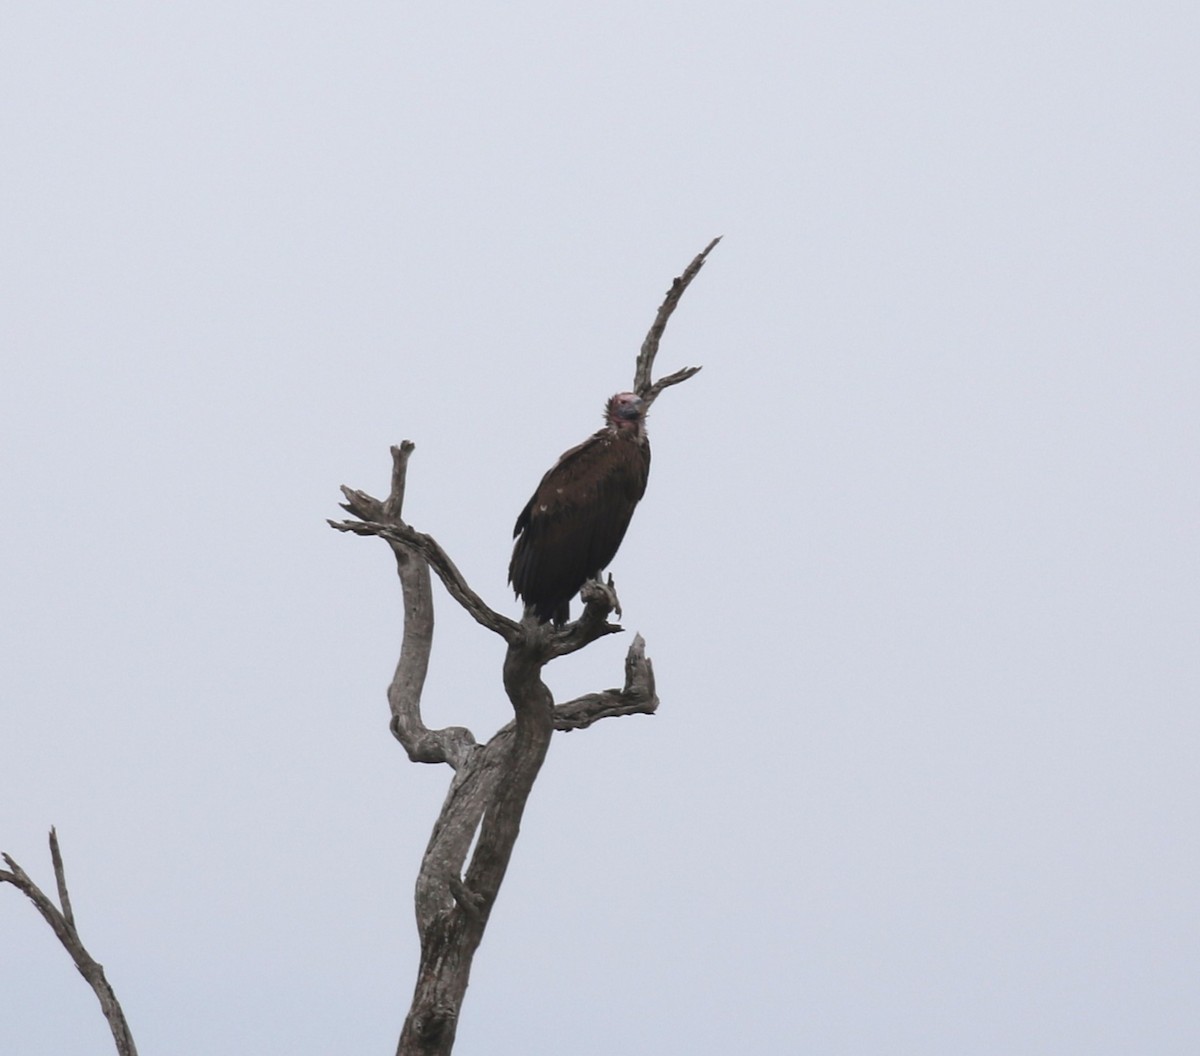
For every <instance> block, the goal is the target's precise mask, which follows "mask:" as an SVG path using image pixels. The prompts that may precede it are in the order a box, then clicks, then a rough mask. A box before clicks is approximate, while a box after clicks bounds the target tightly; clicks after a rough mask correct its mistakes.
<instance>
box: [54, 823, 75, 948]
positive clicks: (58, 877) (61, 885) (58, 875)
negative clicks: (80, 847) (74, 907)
mask: <svg viewBox="0 0 1200 1056" xmlns="http://www.w3.org/2000/svg"><path fill="white" fill-rule="evenodd" d="M50 861H51V862H52V863H53V864H54V882H55V883H56V884H58V904H59V905H60V906H62V914H63V918H64V919H65V920H66V922H67V923H68V924H69V925H70V926H71V930H72V931H74V930H75V914H74V913H73V912H72V911H71V896H70V895H69V894H68V893H67V874H66V870H65V869H64V868H63V860H62V852H61V851H60V850H59V849H58V832H57V831H55V828H54V826H53V825H51V826H50Z"/></svg>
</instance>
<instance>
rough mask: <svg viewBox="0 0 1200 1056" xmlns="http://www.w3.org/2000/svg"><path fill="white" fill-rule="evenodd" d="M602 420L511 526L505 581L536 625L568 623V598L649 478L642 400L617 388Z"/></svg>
mask: <svg viewBox="0 0 1200 1056" xmlns="http://www.w3.org/2000/svg"><path fill="white" fill-rule="evenodd" d="M604 421H605V423H606V424H605V426H604V428H603V429H601V430H600V431H599V432H598V433H595V434H593V435H592V436H590V437H588V439H586V440H585V441H584V442H583V443H582V444H580V445H579V446H578V447H573V448H571V450H570V451H568V452H567V453H566V454H564V455H563V456H562V457H561V458H560V459H559V460H558V461H557V462H555V463H554V465H553V467H551V469H550V471H549V472H548V473H547V474H546V475H545V476H544V477H542V482H541V483H540V484H539V485H538V486H537V491H535V492H534V493H533V498H531V499H530V500H529V502H527V503H526V504H525V509H523V510H522V511H521V515H520V516H519V517H518V518H517V525H516V527H515V528H514V529H513V538H514V539H516V544H515V545H514V546H513V555H512V562H511V563H510V564H509V566H508V581H509V582H510V583H511V584H512V585H513V590H514V591H516V594H517V597H519V598H521V599H522V600H524V602H525V604H526V606H527V607H528V608H532V609H533V611H534V613H536V614H537V618H538V620H539V621H541V622H542V623H545V622H546V621H547V620H553V621H554V622H555V623H566V622H567V618H568V615H569V608H570V601H571V599H572V598H573V597H575V595H576V594H577V593H579V588H580V587H582V586H583V584H584V583H585V582H587V580H589V579H594V578H596V577H598V576H599V575H600V570H601V569H603V568H605V567H607V565H608V563H609V562H610V561H611V560H612V559H613V557H614V555H615V554H616V552H617V547H619V546H620V545H621V540H622V539H623V538H624V537H625V529H626V528H628V527H629V521H630V518H632V517H633V508H634V507H635V506H636V505H637V504H638V500H639V499H640V498H641V497H642V495H644V494H645V491H646V480H647V478H648V477H649V476H650V441H649V440H648V439H647V438H646V427H645V424H644V423H643V420H642V399H641V397H640V396H637V395H635V394H634V393H632V392H618V393H617V394H616V395H615V396H614V397H613V398H612V399H611V400H609V401H608V406H607V407H605V409H604Z"/></svg>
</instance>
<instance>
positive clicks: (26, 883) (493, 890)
mask: <svg viewBox="0 0 1200 1056" xmlns="http://www.w3.org/2000/svg"><path fill="white" fill-rule="evenodd" d="M719 241H720V239H713V240H712V242H710V243H709V244H708V245H707V246H706V247H705V248H704V250H703V252H701V253H700V254H698V255H697V256H696V258H695V259H694V260H693V261H692V262H691V263H690V264H689V265H688V266H687V268H686V270H685V271H684V272H683V274H682V275H680V276H679V277H678V278H677V279H675V281H674V282H673V283H672V285H671V289H670V290H669V291H668V292H667V296H666V299H665V300H664V301H663V303H662V305H661V306H660V307H659V309H658V314H657V315H656V316H655V319H654V323H653V324H652V325H651V327H650V331H649V333H647V335H646V339H645V341H644V342H643V343H642V347H641V350H640V352H639V353H638V357H637V363H636V366H635V369H634V383H633V391H635V392H636V393H637V394H638V395H639V396H641V397H642V399H643V401H644V404H645V409H646V410H649V407H650V404H652V403H653V402H654V401H655V400H656V399H657V398H658V396H659V395H660V394H661V393H662V392H663V390H664V389H667V388H669V387H670V386H672V385H677V384H679V383H680V382H681V381H686V380H687V379H688V378H690V377H691V376H692V375H693V374H695V373H696V372H697V371H698V370H699V369H700V368H699V367H685V368H684V369H683V370H679V371H676V372H675V373H674V374H669V375H668V376H666V377H664V378H660V379H659V380H658V381H653V380H652V377H653V375H652V372H653V368H654V359H655V356H656V355H657V353H658V344H659V340H660V339H661V338H662V335H663V332H664V330H665V329H666V326H667V321H668V320H669V319H670V317H671V313H672V312H674V310H675V307H676V305H678V303H679V299H680V298H681V297H682V296H683V293H684V291H685V290H686V289H687V287H688V285H689V284H690V283H691V281H692V279H694V278H695V277H696V275H697V274H698V273H699V271H700V269H701V268H702V267H703V266H704V261H705V259H706V258H707V257H708V254H709V253H710V252H711V251H712V249H713V247H715V246H716V244H717V242H719ZM412 451H413V445H412V443H411V442H409V441H407V440H406V441H404V442H403V443H402V444H400V446H399V447H393V448H392V486H391V491H390V493H389V495H388V497H387V499H386V500H384V501H382V502H381V501H380V500H378V499H375V498H372V497H371V496H370V495H368V494H366V493H365V492H362V491H355V490H353V489H351V488H346V487H343V488H342V493H343V495H344V496H345V498H346V501H345V502H344V503H343V504H342V508H343V509H345V510H346V511H347V512H349V513H350V514H352V515H353V516H354V517H356V518H357V520H354V521H330V522H329V524H330V525H331V526H332V527H334V528H336V529H337V530H338V531H341V532H353V533H356V534H358V535H373V536H378V537H379V538H381V539H383V540H385V541H386V542H387V543H388V545H389V546H391V548H392V551H393V552H394V554H395V556H396V566H397V571H398V572H399V576H400V586H401V590H402V592H403V595H404V637H403V641H402V644H401V647H400V660H399V662H398V663H397V665H396V674H395V676H394V678H393V679H392V682H391V685H390V686H389V687H388V703H389V705H390V707H391V713H392V718H391V730H392V733H393V734H394V735H395V737H396V739H397V740H398V741H399V742H400V743H401V744H402V745H403V746H404V750H405V751H406V752H407V753H408V757H409V759H411V760H412V761H413V762H414V763H446V764H448V765H449V766H450V767H451V768H452V769H453V770H454V778H453V780H452V781H451V783H450V790H449V791H448V792H447V794H446V801H445V803H444V804H443V805H442V811H441V814H440V815H439V816H438V819H437V822H436V823H435V824H434V827H433V834H432V836H431V837H430V839H429V846H428V847H427V848H426V849H425V856H424V858H423V859H422V862H421V869H420V873H419V874H418V876H417V885H416V912H417V930H418V932H419V934H420V940H421V958H420V966H419V970H418V973H417V985H416V989H415V991H414V993H413V999H412V1006H411V1008H410V1009H409V1012H408V1016H407V1018H406V1019H405V1021H404V1028H403V1031H402V1032H401V1034H400V1043H399V1046H398V1048H397V1056H445V1054H447V1053H449V1052H450V1051H451V1049H452V1048H453V1046H454V1037H455V1032H456V1031H457V1028H458V1017H459V1012H460V1010H461V1008H462V1001H463V996H464V994H465V993H466V989H467V982H468V980H469V978H470V973H471V960H472V958H473V957H474V954H475V950H476V949H477V948H478V946H479V943H480V940H481V939H482V938H483V932H484V929H485V928H486V927H487V922H488V917H489V916H490V915H491V912H492V907H493V906H494V905H495V903H496V895H497V894H498V893H499V891H500V884H501V883H502V882H503V880H504V873H505V870H506V869H507V868H508V862H509V858H510V857H511V856H512V849H513V844H514V843H515V842H516V839H517V833H518V832H519V830H520V825H521V815H522V814H523V812H524V810H525V802H526V800H527V799H528V797H529V793H530V790H531V789H532V788H533V782H534V780H535V779H536V778H537V775H538V771H539V770H540V769H541V766H542V761H543V760H544V759H545V758H546V751H547V749H548V748H549V747H550V739H551V737H552V735H553V734H554V731H555V730H582V729H586V728H587V727H588V726H591V725H592V724H593V723H595V722H599V721H600V720H601V719H607V718H614V717H616V716H618V715H639V714H640V715H651V714H653V713H654V711H655V710H656V709H657V707H658V697H657V696H655V693H654V669H653V668H652V667H651V664H650V659H649V657H647V656H646V650H645V642H643V641H642V637H641V635H635V636H634V639H633V642H632V644H631V645H630V646H629V651H628V653H627V654H626V657H625V684H624V686H622V687H621V688H620V689H607V690H604V691H603V692H600V693H589V694H587V695H585V696H582V697H577V698H576V699H575V700H570V701H567V702H566V703H563V704H556V703H555V702H554V699H553V697H552V696H551V695H550V690H549V689H547V688H546V685H545V683H544V682H543V681H542V679H541V672H542V668H543V667H545V666H546V664H548V663H550V661H551V660H555V659H557V658H558V657H560V656H567V655H568V654H570V653H574V652H576V651H578V650H580V649H582V648H584V647H585V646H587V645H590V644H591V643H592V642H594V641H596V639H598V638H602V637H604V636H605V635H609V634H616V633H618V632H620V631H621V630H622V628H621V626H620V625H619V624H616V623H611V622H609V616H611V615H612V614H613V613H616V614H617V616H618V617H620V615H621V608H620V603H619V602H618V600H617V594H616V590H615V588H614V586H613V581H612V577H611V576H609V578H608V582H607V583H599V582H596V581H591V582H588V583H586V584H584V587H583V590H582V592H581V596H582V598H583V601H584V609H583V613H582V614H581V615H580V617H579V619H577V620H576V621H575V622H574V623H568V624H566V625H565V626H563V627H558V626H555V625H553V624H550V623H542V624H539V623H538V622H537V621H536V619H535V618H534V617H532V616H527V617H526V618H525V619H523V620H522V621H521V622H519V623H518V622H516V621H514V620H511V619H509V618H508V617H507V616H502V615H500V614H499V613H498V612H495V611H493V610H492V609H491V608H489V607H488V606H487V605H486V604H485V603H484V601H483V600H482V599H481V598H480V597H479V595H478V594H476V593H475V591H473V590H472V589H471V588H470V586H468V585H467V582H466V580H465V579H463V577H462V574H461V573H460V572H459V571H458V569H457V568H455V566H454V562H453V561H451V560H450V558H449V556H448V555H447V554H446V552H445V551H444V550H443V549H442V548H441V546H439V545H438V543H437V542H436V541H435V540H434V539H433V538H432V537H431V536H428V535H424V534H422V533H420V532H417V531H414V530H413V529H412V528H410V527H409V526H408V525H407V524H406V523H405V522H404V520H403V519H402V513H403V507H404V484H405V479H406V476H407V472H408V460H409V456H410V455H411V454H412ZM431 568H432V569H433V571H434V572H435V573H437V576H438V578H439V579H440V580H441V581H442V583H443V584H444V585H445V587H446V590H447V591H448V592H449V593H450V596H451V597H452V598H454V600H455V601H457V602H458V603H459V604H460V605H461V606H462V607H463V608H464V609H466V610H467V612H468V613H470V614H471V616H473V617H474V618H475V620H476V621H477V622H478V623H479V624H481V625H482V626H484V627H486V628H487V629H488V630H490V631H493V632H495V633H496V634H498V635H500V637H502V638H503V639H504V641H505V642H506V643H507V645H508V650H507V652H506V653H505V657H504V675H503V681H504V690H505V692H506V693H507V694H508V699H509V701H510V702H511V704H512V707H513V712H514V718H513V720H512V722H510V723H508V724H507V725H506V726H504V727H502V728H501V729H500V730H498V731H497V732H496V734H495V735H494V736H493V737H492V738H491V740H489V741H488V742H487V743H486V744H479V743H478V742H477V741H476V740H475V737H474V735H473V734H472V733H471V731H470V730H468V729H465V728H464V727H461V726H449V727H446V728H445V729H441V730H431V729H429V727H427V726H426V725H425V723H424V721H423V720H422V718H421V690H422V687H423V686H424V684H425V673H426V671H427V669H428V666H429V651H430V646H431V645H432V643H433V593H432V581H431V577H430V572H429V570H430V569H431ZM476 834H478V838H476ZM472 841H474V844H475V846H474V851H473V852H472V853H471V855H470V860H469V861H468V860H467V853H468V851H470V850H471V845H472ZM50 854H51V859H52V861H53V866H54V877H55V881H56V884H57V887H58V896H59V905H58V906H56V905H55V904H54V902H53V901H52V900H51V899H50V898H49V897H47V896H46V895H45V894H44V893H43V892H42V890H41V888H39V887H38V886H37V884H35V883H34V882H33V881H32V880H31V879H30V878H29V876H28V874H26V872H25V871H24V870H23V869H22V868H21V867H20V866H19V865H18V864H17V863H16V862H15V861H14V860H13V859H12V858H11V857H9V856H8V855H7V854H5V855H3V859H4V861H5V863H6V864H7V865H8V869H7V870H3V869H0V884H3V883H9V884H12V885H13V886H14V887H16V888H17V889H18V890H19V891H21V892H23V893H24V894H25V895H26V897H28V898H29V900H30V901H31V902H32V903H33V904H34V906H35V907H36V908H37V910H38V912H39V913H41V915H42V916H43V917H44V918H45V920H46V922H47V923H48V924H49V925H50V927H51V928H52V929H53V930H54V933H55V935H56V936H57V937H58V940H59V942H61V943H62V945H63V946H64V947H65V948H66V950H67V952H68V953H69V954H70V955H71V957H72V959H73V960H74V961H75V965H76V967H77V968H78V969H79V971H80V974H82V975H83V977H84V978H85V979H86V980H87V981H88V984H89V985H90V986H91V987H92V989H93V990H94V991H95V993H96V997H97V998H98V999H99V1001H100V1007H101V1010H102V1011H103V1012H104V1015H105V1018H106V1019H107V1020H108V1023H109V1027H110V1028H111V1030H112V1035H113V1040H114V1042H115V1044H116V1050H117V1054H118V1056H137V1049H136V1048H135V1046H134V1043H133V1036H132V1034H131V1033H130V1030H129V1026H128V1024H127V1023H126V1020H125V1014H124V1012H123V1011H122V1010H121V1006H120V1004H119V1002H118V1001H117V998H116V995H115V994H114V993H113V990H112V987H111V986H110V985H109V983H108V980H107V979H106V978H105V975H104V969H103V967H102V966H101V965H100V964H99V963H97V962H96V961H95V960H94V959H93V958H92V956H91V955H90V954H89V953H88V951H87V950H86V949H85V948H84V946H83V943H82V941H81V940H80V938H79V933H78V931H77V930H76V928H75V918H74V914H73V912H72V909H71V900H70V897H69V895H68V893H67V882H66V875H65V871H64V868H63V862H62V855H61V854H60V853H59V847H58V837H57V835H56V834H55V832H54V830H53V829H51V830H50Z"/></svg>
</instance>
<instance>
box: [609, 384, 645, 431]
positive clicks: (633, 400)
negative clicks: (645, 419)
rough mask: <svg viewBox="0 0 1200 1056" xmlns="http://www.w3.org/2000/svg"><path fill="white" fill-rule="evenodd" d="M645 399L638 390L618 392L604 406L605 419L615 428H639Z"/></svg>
mask: <svg viewBox="0 0 1200 1056" xmlns="http://www.w3.org/2000/svg"><path fill="white" fill-rule="evenodd" d="M643 404H644V401H643V400H642V398H641V397H640V396H639V395H638V394H637V393H636V392H618V393H617V394H616V395H615V396H614V397H613V398H612V399H610V400H609V401H608V406H607V407H605V408H604V420H605V421H606V422H608V424H609V425H610V426H612V427H613V428H614V429H637V428H638V427H639V426H640V425H641V424H642V407H643Z"/></svg>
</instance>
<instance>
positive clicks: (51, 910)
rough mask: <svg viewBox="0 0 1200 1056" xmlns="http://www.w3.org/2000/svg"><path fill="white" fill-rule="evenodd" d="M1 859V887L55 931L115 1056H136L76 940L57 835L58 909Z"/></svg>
mask: <svg viewBox="0 0 1200 1056" xmlns="http://www.w3.org/2000/svg"><path fill="white" fill-rule="evenodd" d="M3 858H4V861H5V864H6V865H7V866H8V869H7V870H5V869H0V883H8V884H12V885H13V887H15V888H16V889H17V890H18V891H20V892H22V893H23V894H24V895H25V897H26V898H28V899H29V901H30V902H32V903H33V904H34V907H35V908H36V909H37V911H38V912H39V913H40V914H41V915H42V917H43V919H44V920H45V921H46V923H47V924H49V925H50V927H51V928H52V929H53V930H54V934H55V935H56V936H58V941H59V942H60V943H62V946H63V948H64V949H65V950H66V951H67V953H69V954H70V955H71V959H72V960H73V961H74V962H75V967H76V968H78V969H79V974H80V975H82V976H83V977H84V979H86V980H87V982H88V985H89V986H90V987H91V988H92V992H93V993H95V995H96V998H97V1000H98V1001H99V1002H100V1010H101V1011H102V1012H103V1013H104V1018H105V1019H107V1020H108V1025H109V1028H110V1029H111V1030H112V1036H113V1041H114V1043H115V1044H116V1047H117V1056H137V1047H136V1046H135V1045H134V1043H133V1035H132V1034H131V1033H130V1031H129V1024H128V1023H127V1022H126V1021H125V1013H124V1011H122V1009H121V1003H120V1002H119V1001H118V1000H117V995H116V994H115V993H113V988H112V987H111V986H110V985H109V982H108V979H107V978H105V975H104V968H103V966H102V965H100V964H99V963H97V962H96V961H95V960H94V959H93V958H92V956H91V954H89V953H88V951H87V949H86V948H85V947H84V945H83V941H82V940H81V939H80V938H79V932H78V931H76V930H75V914H74V913H73V912H72V910H71V898H70V895H68V894H67V874H66V870H65V869H64V868H63V860H62V854H61V852H60V851H59V847H58V833H56V832H55V831H54V829H51V830H50V859H51V861H52V862H53V863H54V881H55V884H56V886H57V888H58V900H59V903H60V905H61V907H62V908H61V909H60V908H59V906H56V905H55V904H54V903H53V901H51V899H50V898H49V897H48V896H47V895H46V894H45V893H44V892H43V891H42V889H41V888H40V887H38V885H37V884H35V883H34V882H33V881H32V880H31V879H30V878H29V874H28V873H26V872H25V870H24V869H22V868H21V867H20V866H19V865H18V864H17V863H16V861H15V860H14V859H13V858H12V857H11V856H10V855H7V854H5V855H3Z"/></svg>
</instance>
